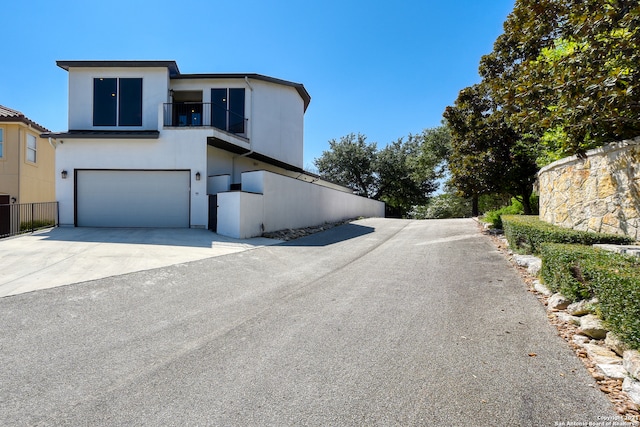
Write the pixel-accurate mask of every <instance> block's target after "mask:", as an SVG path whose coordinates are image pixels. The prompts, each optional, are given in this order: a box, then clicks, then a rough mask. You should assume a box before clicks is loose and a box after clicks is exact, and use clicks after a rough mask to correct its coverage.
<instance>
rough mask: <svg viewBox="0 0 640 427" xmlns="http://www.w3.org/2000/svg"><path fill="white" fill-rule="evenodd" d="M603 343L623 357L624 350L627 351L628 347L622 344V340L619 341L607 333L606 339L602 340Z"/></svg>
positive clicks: (615, 336)
mask: <svg viewBox="0 0 640 427" xmlns="http://www.w3.org/2000/svg"><path fill="white" fill-rule="evenodd" d="M604 343H605V344H606V345H607V347H609V348H610V349H611V350H613V351H615V352H616V353H617V354H619V355H620V356H622V355H624V352H625V351H626V350H629V346H627V345H626V344H625V343H624V342H622V340H620V338H618V336H617V335H616V334H614V333H613V332H607V337H606V338H605V339H604Z"/></svg>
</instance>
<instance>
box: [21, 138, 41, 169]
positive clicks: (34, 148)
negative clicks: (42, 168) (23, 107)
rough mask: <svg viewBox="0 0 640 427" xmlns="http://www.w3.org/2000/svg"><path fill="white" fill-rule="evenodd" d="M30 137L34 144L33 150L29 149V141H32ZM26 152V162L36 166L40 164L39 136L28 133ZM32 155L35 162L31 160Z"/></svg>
mask: <svg viewBox="0 0 640 427" xmlns="http://www.w3.org/2000/svg"><path fill="white" fill-rule="evenodd" d="M29 137H32V138H33V142H34V146H33V148H32V147H29V139H30V138H29ZM25 150H26V152H25V158H24V160H25V162H27V163H31V164H34V165H35V164H37V163H38V137H37V136H35V135H33V134H31V133H27V136H26V141H25ZM30 153H33V160H31V159H30V158H29V154H30Z"/></svg>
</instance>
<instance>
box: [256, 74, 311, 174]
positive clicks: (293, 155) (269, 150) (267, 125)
mask: <svg viewBox="0 0 640 427" xmlns="http://www.w3.org/2000/svg"><path fill="white" fill-rule="evenodd" d="M250 82H251V86H253V88H254V104H253V114H252V116H251V117H252V118H253V127H252V128H251V134H250V138H251V144H252V146H253V149H254V150H255V151H257V152H258V153H260V154H264V155H266V156H269V157H273V158H274V159H278V160H281V161H283V162H285V163H289V164H290V165H294V166H298V167H300V168H302V167H303V133H304V101H303V100H302V98H301V97H300V94H299V93H298V91H297V90H296V89H295V88H292V87H289V86H282V85H277V84H273V83H268V82H263V81H259V80H250ZM250 120H251V119H250Z"/></svg>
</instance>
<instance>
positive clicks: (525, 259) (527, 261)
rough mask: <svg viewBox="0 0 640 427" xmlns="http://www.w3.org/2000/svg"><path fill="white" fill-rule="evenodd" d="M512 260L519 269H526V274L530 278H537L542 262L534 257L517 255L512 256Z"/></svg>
mask: <svg viewBox="0 0 640 427" xmlns="http://www.w3.org/2000/svg"><path fill="white" fill-rule="evenodd" d="M513 260H514V261H515V263H516V264H517V265H519V266H520V267H526V268H527V272H529V274H531V275H532V276H537V275H538V273H539V272H540V268H542V260H541V259H540V258H538V257H537V256H534V255H519V254H516V255H514V256H513Z"/></svg>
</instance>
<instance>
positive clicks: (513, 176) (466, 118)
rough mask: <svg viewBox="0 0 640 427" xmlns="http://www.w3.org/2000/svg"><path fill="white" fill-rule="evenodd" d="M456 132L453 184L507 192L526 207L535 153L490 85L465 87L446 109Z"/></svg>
mask: <svg viewBox="0 0 640 427" xmlns="http://www.w3.org/2000/svg"><path fill="white" fill-rule="evenodd" d="M444 118H445V119H446V121H447V123H448V125H449V127H450V128H451V134H452V150H451V154H450V156H449V170H450V172H451V181H450V182H451V184H452V185H454V186H455V187H456V188H458V190H459V191H460V192H461V193H462V194H463V195H464V196H466V197H472V196H479V195H482V194H489V193H508V194H511V195H512V196H514V197H519V198H520V200H523V201H524V202H523V204H524V207H525V212H526V213H528V214H529V213H531V209H530V206H529V204H528V201H529V196H530V195H531V192H532V188H533V182H534V181H535V176H536V173H537V171H538V167H537V165H536V163H535V159H536V154H535V152H534V151H532V149H531V147H530V146H529V145H528V144H527V142H526V141H525V140H524V139H523V137H522V135H520V134H519V133H517V132H516V131H515V130H514V129H513V128H512V127H511V126H510V125H509V124H508V123H507V122H506V121H505V116H504V115H503V113H502V112H501V111H500V109H499V108H498V106H497V104H496V103H495V102H494V100H493V99H492V98H491V94H490V92H489V91H488V88H487V86H486V85H483V84H479V85H474V86H471V87H468V88H465V89H463V90H462V91H460V94H459V95H458V98H457V99H456V102H455V105H454V106H449V107H447V108H446V110H445V112H444Z"/></svg>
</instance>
